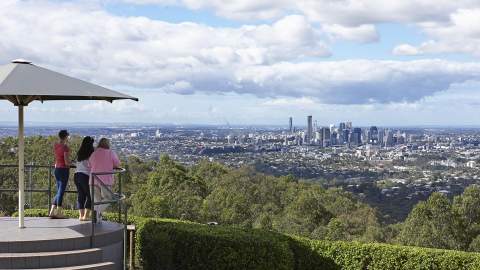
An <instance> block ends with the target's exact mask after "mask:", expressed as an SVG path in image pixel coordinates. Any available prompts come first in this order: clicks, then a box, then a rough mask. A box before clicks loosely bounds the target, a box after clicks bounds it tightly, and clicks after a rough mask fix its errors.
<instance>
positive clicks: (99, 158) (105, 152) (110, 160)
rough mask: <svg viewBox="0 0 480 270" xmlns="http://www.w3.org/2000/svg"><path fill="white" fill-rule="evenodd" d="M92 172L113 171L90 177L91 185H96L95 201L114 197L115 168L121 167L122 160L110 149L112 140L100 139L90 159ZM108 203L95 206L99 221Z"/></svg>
mask: <svg viewBox="0 0 480 270" xmlns="http://www.w3.org/2000/svg"><path fill="white" fill-rule="evenodd" d="M88 161H89V163H90V166H91V168H90V171H91V173H111V174H106V175H97V176H95V178H93V177H90V185H93V186H94V187H93V188H94V193H93V198H94V200H95V202H101V201H105V200H111V199H112V197H113V196H112V195H113V193H112V191H111V190H112V186H113V183H114V178H113V170H114V169H115V168H118V167H120V160H119V159H118V156H117V154H115V152H113V151H112V150H110V142H109V141H108V139H106V138H102V139H100V141H99V142H98V146H97V149H95V152H93V154H92V155H91V156H90V158H89V159H88ZM107 207H108V204H102V205H97V206H95V210H96V212H97V213H96V215H97V222H99V221H101V213H102V212H103V211H105V209H106V208H107Z"/></svg>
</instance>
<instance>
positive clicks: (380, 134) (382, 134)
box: [377, 129, 385, 146]
mask: <svg viewBox="0 0 480 270" xmlns="http://www.w3.org/2000/svg"><path fill="white" fill-rule="evenodd" d="M384 141H385V130H384V129H380V130H379V131H378V143H377V144H378V145H380V146H382V145H383V143H384Z"/></svg>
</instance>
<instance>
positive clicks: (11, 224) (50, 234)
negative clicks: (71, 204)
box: [0, 217, 123, 243]
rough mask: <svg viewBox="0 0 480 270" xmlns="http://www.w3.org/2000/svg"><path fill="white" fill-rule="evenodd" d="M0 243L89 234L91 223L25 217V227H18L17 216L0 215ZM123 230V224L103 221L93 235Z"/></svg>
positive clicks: (96, 227)
mask: <svg viewBox="0 0 480 270" xmlns="http://www.w3.org/2000/svg"><path fill="white" fill-rule="evenodd" d="M0 228H1V229H0V243H2V242H15V241H40V240H56V239H68V238H79V237H86V236H88V237H89V236H90V233H91V228H92V223H91V222H86V221H79V220H76V219H49V218H36V217H25V228H23V229H20V228H18V218H12V217H0ZM117 230H123V225H122V224H118V223H113V222H108V221H103V222H102V223H100V224H96V225H95V235H103V234H106V233H111V232H114V231H117Z"/></svg>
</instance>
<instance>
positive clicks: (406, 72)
mask: <svg viewBox="0 0 480 270" xmlns="http://www.w3.org/2000/svg"><path fill="white" fill-rule="evenodd" d="M237 80H238V82H237V84H240V85H242V87H241V88H238V89H237V90H236V91H238V92H248V93H252V94H256V95H259V96H265V97H280V96H284V97H285V96H289V97H311V98H315V99H317V100H318V101H319V102H321V103H330V104H370V103H396V102H414V101H417V100H421V99H423V98H425V97H427V96H431V95H434V94H435V93H438V92H441V91H444V90H447V89H449V88H450V86H451V85H452V84H454V83H461V82H465V81H468V80H480V64H479V63H457V62H449V61H444V60H418V61H408V62H405V61H372V60H346V61H331V62H325V61H324V62H316V63H296V64H294V63H278V64H274V65H271V66H252V67H249V68H247V69H243V70H241V71H238V72H237Z"/></svg>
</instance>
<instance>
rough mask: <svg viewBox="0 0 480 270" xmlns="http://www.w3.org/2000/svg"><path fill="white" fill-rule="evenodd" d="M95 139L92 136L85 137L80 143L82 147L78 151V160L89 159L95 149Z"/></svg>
mask: <svg viewBox="0 0 480 270" xmlns="http://www.w3.org/2000/svg"><path fill="white" fill-rule="evenodd" d="M93 142H94V139H93V138H92V137H90V136H87V137H85V138H83V141H82V144H81V145H80V149H78V152H77V161H84V160H87V159H88V158H89V157H90V156H91V155H92V153H93V151H95V149H94V148H93Z"/></svg>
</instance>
